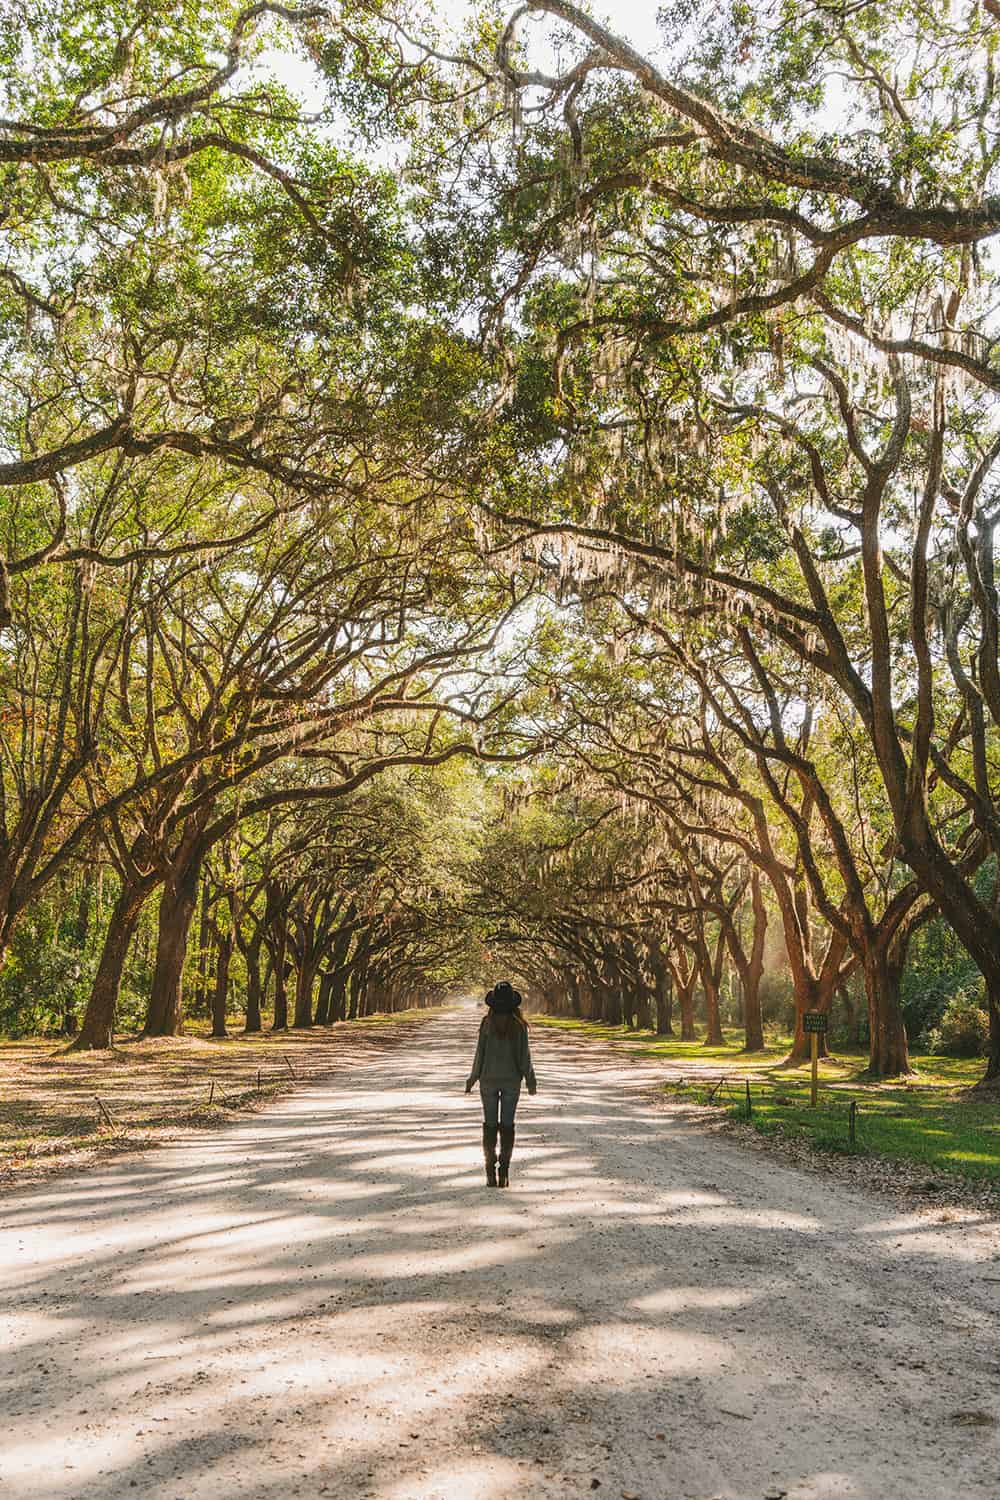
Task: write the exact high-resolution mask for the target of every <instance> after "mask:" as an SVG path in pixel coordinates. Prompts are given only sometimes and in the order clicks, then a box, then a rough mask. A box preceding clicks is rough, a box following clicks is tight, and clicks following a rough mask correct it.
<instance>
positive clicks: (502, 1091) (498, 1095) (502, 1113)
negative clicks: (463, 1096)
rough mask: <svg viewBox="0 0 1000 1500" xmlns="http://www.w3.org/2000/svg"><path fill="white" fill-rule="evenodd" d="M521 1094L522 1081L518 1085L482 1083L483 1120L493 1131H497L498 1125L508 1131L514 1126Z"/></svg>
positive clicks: (480, 1087)
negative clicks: (515, 1113) (515, 1112)
mask: <svg viewBox="0 0 1000 1500" xmlns="http://www.w3.org/2000/svg"><path fill="white" fill-rule="evenodd" d="M520 1093H521V1083H520V1080H518V1082H517V1083H480V1085H479V1095H480V1098H481V1099H482V1101H483V1119H484V1121H485V1122H486V1124H487V1125H489V1127H490V1129H491V1130H495V1129H496V1128H497V1126H498V1125H504V1126H506V1127H507V1128H508V1129H509V1128H510V1126H511V1125H513V1123H514V1111H515V1110H516V1109H517V1101H518V1098H519V1097H520Z"/></svg>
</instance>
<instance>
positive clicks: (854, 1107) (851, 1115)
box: [847, 1099, 858, 1151]
mask: <svg viewBox="0 0 1000 1500" xmlns="http://www.w3.org/2000/svg"><path fill="white" fill-rule="evenodd" d="M857 1123H858V1101H857V1099H852V1100H851V1107H850V1109H849V1110H848V1111H847V1134H848V1136H849V1138H850V1142H851V1150H852V1151H853V1150H854V1145H855V1139H856V1130H857Z"/></svg>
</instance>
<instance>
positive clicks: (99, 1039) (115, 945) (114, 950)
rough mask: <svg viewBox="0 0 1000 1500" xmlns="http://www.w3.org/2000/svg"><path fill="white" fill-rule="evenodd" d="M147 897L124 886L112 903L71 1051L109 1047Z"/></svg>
mask: <svg viewBox="0 0 1000 1500" xmlns="http://www.w3.org/2000/svg"><path fill="white" fill-rule="evenodd" d="M148 894H149V889H148V887H146V888H136V887H135V886H129V885H126V886H123V887H122V890H121V892H120V894H119V896H118V900H117V901H116V902H115V904H114V908H113V910H112V912H111V920H110V922H109V923H108V930H107V932H106V934H105V937H104V947H103V948H102V949H101V957H100V962H99V963H98V965H97V973H96V974H95V975H94V983H93V986H92V988H91V991H90V998H89V999H88V1001H87V1009H86V1011H85V1013H84V1017H83V1023H82V1025H81V1027H80V1030H79V1032H78V1033H77V1035H76V1039H75V1040H74V1042H73V1051H74V1052H85V1051H87V1052H89V1051H92V1050H93V1051H97V1050H100V1049H103V1048H105V1047H110V1046H111V1045H112V1042H113V1039H114V1029H115V1014H116V1012H117V1009H118V996H119V994H120V993H121V984H122V973H123V972H124V969H125V959H126V958H127V956H128V947H129V943H130V942H131V940H132V934H133V933H134V932H135V929H136V924H137V923H138V921H139V913H140V912H141V911H142V906H143V902H144V901H145V900H146V897H147V896H148Z"/></svg>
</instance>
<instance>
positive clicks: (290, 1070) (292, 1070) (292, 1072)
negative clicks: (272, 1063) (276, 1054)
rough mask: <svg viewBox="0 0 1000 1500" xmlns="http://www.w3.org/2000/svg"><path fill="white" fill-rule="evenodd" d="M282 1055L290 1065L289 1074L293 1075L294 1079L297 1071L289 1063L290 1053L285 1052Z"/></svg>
mask: <svg viewBox="0 0 1000 1500" xmlns="http://www.w3.org/2000/svg"><path fill="white" fill-rule="evenodd" d="M281 1055H282V1057H283V1058H284V1059H285V1062H286V1063H287V1065H288V1071H289V1073H291V1075H292V1077H293V1078H294V1077H295V1069H294V1068H293V1067H292V1065H291V1063H290V1062H289V1061H288V1053H287V1052H283V1053H282V1054H281Z"/></svg>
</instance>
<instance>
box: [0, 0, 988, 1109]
mask: <svg viewBox="0 0 1000 1500" xmlns="http://www.w3.org/2000/svg"><path fill="white" fill-rule="evenodd" d="M11 9H12V11H13V12H15V13H18V24H17V25H16V26H10V27H8V28H6V29H5V32H4V37H3V40H2V41H0V93H2V109H0V116H2V118H0V183H2V201H3V206H4V212H3V217H2V221H0V626H2V632H0V683H2V702H0V712H2V729H0V753H2V757H3V763H2V778H0V791H2V802H0V943H2V944H3V947H4V950H5V954H6V957H5V960H4V963H5V967H4V970H3V972H2V974H0V1007H2V1016H0V1019H2V1020H3V1022H4V1023H5V1024H7V1025H8V1026H11V1027H14V1028H18V1027H20V1028H22V1029H26V1028H29V1027H31V1026H37V1025H47V1026H50V1027H62V1028H63V1029H65V1030H66V1031H67V1032H69V1033H71V1034H73V1035H74V1036H75V1039H76V1042H77V1044H78V1045H82V1046H88V1047H103V1046H107V1045H109V1044H110V1043H111V1041H112V1039H113V1036H114V1034H115V1029H116V1026H117V1027H118V1028H119V1029H121V1028H122V1027H123V1026H129V1025H141V1026H142V1027H143V1028H144V1029H145V1031H146V1032H147V1033H150V1034H173V1033H175V1032H176V1031H178V1030H179V1029H180V1027H181V1026H182V1024H183V1021H184V1017H185V1014H191V1015H196V1014H205V1015H209V1014H210V1015H211V1018H212V1024H213V1029H214V1030H215V1031H216V1033H217V1034H220V1035H221V1034H224V1033H225V1031H226V1027H227V1023H231V1022H232V1020H233V1017H234V1016H235V1014H236V1013H237V1012H240V1013H241V1014H242V1015H243V1018H244V1023H245V1025H246V1026H247V1028H248V1029H257V1028H259V1027H260V1026H261V1025H262V1024H263V1022H262V1015H263V1014H265V1013H267V1014H269V1015H270V1018H271V1022H272V1024H273V1025H274V1026H276V1027H278V1028H280V1027H282V1026H284V1025H286V1024H292V1025H296V1026H308V1025H312V1024H313V1023H314V1022H317V1021H318V1022H319V1023H326V1022H329V1021H331V1020H336V1019H345V1018H348V1017H350V1016H356V1015H359V1014H364V1013H365V1011H366V1009H373V1008H378V1007H383V1008H397V1007H401V1006H403V1005H406V1004H408V1003H411V1002H412V1001H413V999H414V998H415V997H416V998H419V999H421V1000H423V1001H424V1002H427V1001H430V1000H436V999H439V998H441V997H442V996H444V995H447V994H448V993H450V992H451V990H452V988H454V987H460V986H462V985H469V984H478V983H480V982H482V981H484V980H485V979H486V978H487V976H488V975H489V974H490V973H493V972H495V971H496V970H497V968H498V967H499V966H504V967H506V968H507V969H509V970H510V972H511V973H512V975H513V976H514V977H515V978H516V979H517V980H518V981H519V982H520V983H522V984H523V985H524V986H526V987H527V989H528V991H529V994H530V996H531V998H532V999H533V1001H534V1003H537V1004H539V1005H541V1006H546V1007H549V1008H554V1009H560V1008H567V1007H568V1008H571V1009H575V1010H576V1011H577V1013H581V1014H588V1015H590V1014H594V1015H601V1016H603V1017H604V1018H606V1019H614V1020H615V1021H617V1022H621V1021H623V1020H625V1021H632V1022H636V1023H637V1022H638V1021H640V1020H643V1021H648V1022H650V1023H651V1024H653V1025H654V1026H656V1027H658V1028H659V1029H668V1028H669V1027H670V1026H671V1025H672V1024H673V1021H672V1017H673V1013H674V1008H675V1007H676V1008H677V1010H678V1011H679V1015H680V1025H681V1027H682V1029H683V1032H684V1035H685V1036H691V1037H693V1036H694V1035H695V1034H696V1030H697V1027H698V1026H699V1024H702V1022H701V1021H699V1020H698V1015H699V1010H698V1007H699V1006H700V1007H701V1011H700V1014H701V1017H702V1020H703V1024H704V1030H705V1033H706V1035H707V1038H708V1039H709V1040H713V1039H717V1038H718V1037H719V1035H720V1028H721V1026H722V1024H723V1021H724V1020H725V1021H726V1022H727V1023H732V1022H733V1021H735V1020H737V1019H738V1020H739V1021H740V1023H741V1024H742V1025H743V1027H744V1028H745V1035H746V1045H747V1047H748V1048H751V1049H753V1048H758V1047H760V1046H761V1045H762V1042H763V1035H764V1026H765V1024H771V1023H774V1024H776V1025H777V1024H778V1023H779V1022H780V1023H781V1024H783V1025H786V1026H787V1028H788V1030H789V1032H790V1034H791V1036H792V1043H791V1054H792V1056H793V1057H795V1056H800V1055H802V1051H803V1049H804V1047H805V1046H806V1041H805V1032H804V1029H803V1016H804V1015H805V1013H806V1012H807V1011H810V1010H817V1009H818V1010H822V1011H828V1012H832V1011H834V1010H835V1008H836V1011H837V1014H838V1016H839V1018H840V1022H841V1031H842V1033H843V1035H844V1039H845V1041H850V1042H851V1043H853V1044H858V1043H861V1044H863V1045H867V1046H868V1047H869V1050H870V1065H871V1069H872V1071H873V1073H875V1074H876V1075H878V1076H888V1075H894V1074H898V1073H905V1072H907V1071H908V1070H909V1068H910V1058H909V1049H910V1044H911V1043H912V1041H913V1040H914V1039H915V1038H916V1037H917V1036H918V1035H923V1034H925V1033H928V1034H929V1033H930V1032H932V1031H933V1030H934V1028H935V1026H936V1025H937V1024H938V1023H939V1022H940V1019H941V1015H942V1012H943V1009H944V1007H945V1006H946V1004H947V1003H948V1001H949V999H950V998H952V997H953V996H954V995H956V994H958V993H960V992H961V994H963V995H965V996H968V995H969V994H972V995H973V997H974V998H975V999H976V1000H977V1001H978V1004H979V1006H980V1007H981V1009H982V1012H983V1015H984V1017H988V1020H987V1019H984V1020H983V1023H982V1025H983V1028H984V1030H985V1031H986V1032H988V1036H987V1037H986V1039H985V1041H984V1042H983V1046H984V1050H985V1052H986V1054H987V1060H986V1077H987V1080H988V1081H990V1082H993V1081H995V1080H996V1079H998V1078H1000V876H998V856H1000V773H998V749H1000V740H998V735H1000V661H998V642H1000V600H998V594H997V585H996V578H995V554H994V537H995V534H996V529H997V525H998V522H1000V500H998V489H997V466H998V460H1000V423H998V407H997V394H998V391H1000V363H998V357H997V347H998V344H997V339H998V329H997V326H996V312H995V307H996V302H997V297H996V292H997V287H998V274H997V267H996V250H995V242H996V238H997V236H998V233H1000V178H998V164H997V154H998V151H1000V144H998V142H1000V136H998V133H997V127H996V109H997V96H996V80H995V63H996V52H997V47H998V45H1000V10H998V8H997V7H995V6H994V5H993V4H992V3H990V0H963V3H954V4H948V5H943V6H937V7H928V6H927V5H925V4H923V3H918V0H898V3H894V4H892V5H890V6H885V5H875V4H874V3H871V0H859V3H857V4H853V5H842V4H839V3H830V4H827V3H820V4H816V3H810V4H808V5H806V4H799V3H798V0H694V3H687V0H686V3H684V4H677V5H668V6H666V7H664V8H663V10H662V11H661V13H660V18H659V31H660V38H661V45H660V47H659V49H658V51H657V53H656V55H655V56H654V55H652V54H650V55H647V54H646V53H644V52H642V51H640V50H638V49H637V47H636V45H635V44H634V43H633V42H630V41H629V40H627V39H626V38H625V37H623V36H620V35H618V34H617V33H616V31H615V30H614V29H613V28H610V27H609V26H608V25H607V24H605V23H604V22H602V21H601V19H600V17H599V15H598V13H597V11H596V9H595V10H594V11H593V12H591V11H589V10H587V9H585V8H581V7H579V6H577V5H574V4H570V3H566V0H526V3H523V4H521V5H518V6H516V7H506V6H500V7H496V8H492V7H491V8H488V9H487V10H486V11H484V12H482V13H477V14H476V15H475V16H472V15H467V16H466V17H465V18H464V20H463V24H462V26H461V27H460V28H458V30H457V34H456V35H450V34H449V26H448V20H447V17H445V16H444V15H443V14H435V12H434V9H433V7H427V8H426V9H425V10H423V11H419V10H418V11H415V10H414V9H413V8H412V7H407V8H404V7H402V6H397V5H396V4H394V3H384V4H383V3H362V0H359V3H344V4H338V5H335V6H333V7H326V6H323V7H318V6H301V7H296V6H286V5H279V4H269V3H263V4H259V5H253V6H250V7H240V6H238V5H230V4H221V3H213V4H210V5H209V6H207V7H205V6H201V7H191V6H169V7H167V6H151V7H144V8H141V9H140V11H139V12H136V11H135V8H134V7H131V8H130V7H116V6H114V5H107V4H103V3H101V4H96V3H95V4H84V5H83V6H82V7H81V6H80V5H75V6H73V7H72V8H70V7H68V6H63V5H61V4H56V5H54V6H50V7H47V8H46V10H45V11H44V13H42V12H39V11H37V10H30V9H29V11H28V12H26V13H25V15H24V16H20V15H19V7H17V6H16V5H15V6H13V7H12V8H11ZM931 955H937V957H936V958H934V959H933V960H932V958H931ZM932 962H933V963H936V964H937V967H936V968H934V969H933V973H932V975H931V977H930V978H928V979H926V980H924V981H921V983H920V985H917V984H916V980H915V978H914V976H915V975H916V974H918V973H920V974H928V972H929V970H928V965H929V964H931V963H932ZM921 965H922V966H923V967H921ZM931 991H933V993H934V994H935V995H936V996H937V999H936V1000H935V1001H934V1003H933V1004H931V1003H930V1002H929V1001H928V999H927V996H928V994H929V993H930V992H931Z"/></svg>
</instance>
